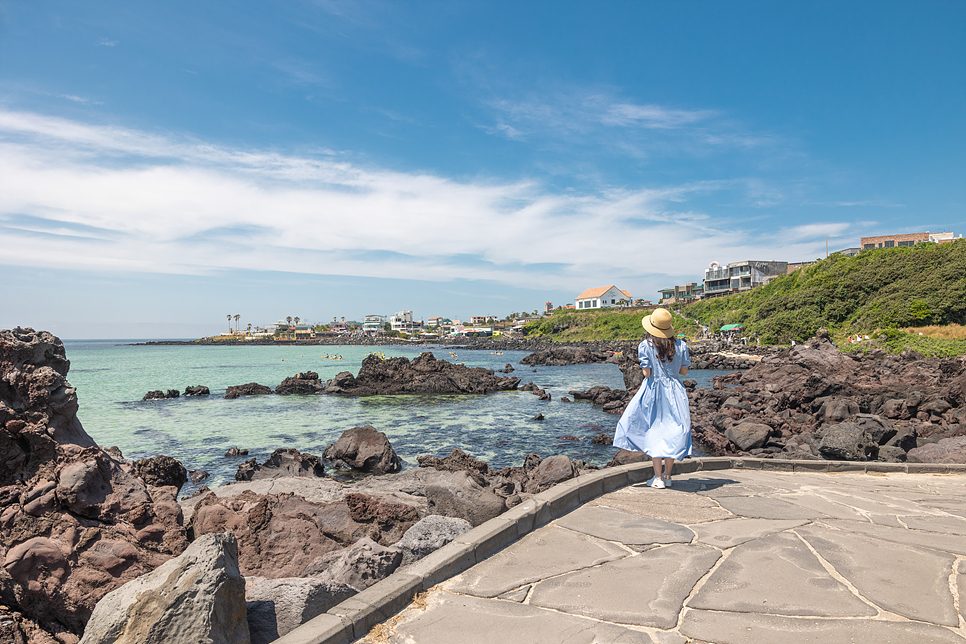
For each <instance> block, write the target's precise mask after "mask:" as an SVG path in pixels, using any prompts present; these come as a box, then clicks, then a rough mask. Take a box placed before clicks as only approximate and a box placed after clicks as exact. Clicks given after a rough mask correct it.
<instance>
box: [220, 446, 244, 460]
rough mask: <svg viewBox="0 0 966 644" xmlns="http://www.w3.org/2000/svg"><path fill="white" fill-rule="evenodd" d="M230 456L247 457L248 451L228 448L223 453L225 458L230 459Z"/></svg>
mask: <svg viewBox="0 0 966 644" xmlns="http://www.w3.org/2000/svg"><path fill="white" fill-rule="evenodd" d="M232 456H248V450H247V449H239V448H238V447H229V448H228V451H227V452H225V458H231V457H232Z"/></svg>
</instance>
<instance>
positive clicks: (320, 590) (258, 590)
mask: <svg viewBox="0 0 966 644" xmlns="http://www.w3.org/2000/svg"><path fill="white" fill-rule="evenodd" d="M355 594H356V590H355V589H354V588H351V587H349V586H347V585H346V584H339V583H335V582H328V581H322V580H321V579H316V578H314V577H306V578H296V577H287V578H284V579H268V578H267V577H246V578H245V602H246V604H247V613H248V631H249V633H250V634H251V643H252V644H268V643H269V642H274V641H275V640H277V639H278V638H279V637H281V636H283V635H285V634H287V633H289V632H290V631H293V630H295V629H296V628H298V627H299V626H301V625H302V624H304V623H305V622H307V621H309V620H310V619H312V618H314V617H317V616H318V615H321V614H322V613H324V612H326V611H327V610H329V609H330V608H332V607H333V606H336V605H337V604H339V603H340V602H341V601H342V600H344V599H348V598H349V597H352V596H353V595H355Z"/></svg>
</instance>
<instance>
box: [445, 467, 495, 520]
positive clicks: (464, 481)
mask: <svg viewBox="0 0 966 644" xmlns="http://www.w3.org/2000/svg"><path fill="white" fill-rule="evenodd" d="M426 501H427V503H428V506H429V512H430V514H439V515H442V516H445V517H457V518H460V519H465V520H466V521H469V522H470V525H473V526H478V525H480V524H481V523H484V522H486V521H489V520H490V519H492V518H493V517H496V516H499V515H500V514H501V513H502V512H503V511H504V510H506V509H507V507H506V502H505V501H504V499H503V498H501V497H499V496H497V495H496V494H495V493H493V492H492V491H491V490H488V489H486V488H484V487H483V486H481V485H480V484H479V483H478V482H477V481H476V480H474V477H473V476H471V475H470V473H469V472H465V471H461V472H452V473H449V474H446V475H444V476H441V477H440V478H438V479H436V480H435V481H433V482H432V483H429V484H427V485H426Z"/></svg>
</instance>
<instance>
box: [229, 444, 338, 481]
mask: <svg viewBox="0 0 966 644" xmlns="http://www.w3.org/2000/svg"><path fill="white" fill-rule="evenodd" d="M226 456H227V454H226ZM281 476H325V466H324V465H323V464H322V459H320V458H319V457H318V456H314V455H312V454H302V453H300V452H299V451H298V450H297V449H277V450H275V451H274V452H272V455H271V456H269V457H268V458H267V459H266V460H265V463H264V464H263V465H259V464H258V462H257V461H256V460H255V459H254V458H253V459H251V460H248V461H245V462H244V463H242V464H241V465H239V466H238V471H237V472H235V480H236V481H258V480H261V479H274V478H279V477H281Z"/></svg>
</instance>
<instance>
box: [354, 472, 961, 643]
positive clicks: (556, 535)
mask: <svg viewBox="0 0 966 644" xmlns="http://www.w3.org/2000/svg"><path fill="white" fill-rule="evenodd" d="M964 605H966V477H964V476H962V475H942V474H865V473H842V474H823V473H801V472H795V473H784V472H767V471H751V470H724V471H720V472H695V473H692V474H683V475H680V476H677V477H675V480H674V485H673V488H671V489H666V490H657V489H653V488H648V487H645V486H643V485H642V484H638V485H633V486H630V487H626V488H622V489H619V490H617V491H614V492H611V493H609V494H605V495H604V496H601V497H599V498H597V499H596V500H594V501H591V502H590V503H587V504H585V505H583V506H581V507H579V508H577V509H576V510H574V511H573V512H571V513H569V514H567V515H565V516H563V517H562V518H560V519H557V520H555V521H553V522H551V523H549V524H547V525H545V526H543V527H541V528H539V529H537V530H535V531H533V532H532V533H530V534H528V535H526V536H525V537H524V538H522V539H520V540H519V541H517V542H516V543H514V544H512V545H510V546H509V547H507V548H506V549H504V550H502V551H500V552H499V553H497V554H496V555H494V556H492V557H490V558H489V559H486V560H484V561H482V562H481V563H479V564H477V565H475V566H473V567H472V568H470V569H469V570H467V571H466V572H464V573H463V574H461V575H459V576H456V577H454V578H452V579H450V580H448V581H446V582H444V583H441V584H439V585H437V586H435V587H433V588H432V589H430V590H429V591H428V592H427V593H425V594H424V595H421V596H419V597H417V599H416V601H414V602H413V603H412V604H410V606H409V607H408V608H406V609H405V610H404V611H403V612H402V613H400V614H399V615H397V616H396V617H394V618H393V619H391V620H389V621H388V622H385V623H384V624H381V625H380V626H378V627H377V628H375V629H373V631H372V632H371V633H370V635H369V636H368V637H367V638H366V639H363V640H361V641H366V642H390V643H392V644H403V643H405V644H440V643H446V644H476V643H480V644H484V643H485V644H493V643H497V644H536V643H547V644H560V643H562V642H566V643H568V644H584V643H596V642H600V643H605V642H606V643H623V642H626V643H634V644H638V643H640V644H644V643H648V642H654V643H659V644H684V643H686V642H714V643H716V644H744V643H781V644H805V643H812V642H815V643H819V642H820V643H821V644H837V643H839V642H842V643H849V644H851V643H855V642H874V643H876V644H884V643H889V642H894V643H905V642H914V643H916V644H927V643H929V644H931V643H937V644H938V643H946V642H950V643H952V642H957V643H959V644H963V643H964V642H966V622H964V619H963V608H962V606H964Z"/></svg>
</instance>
